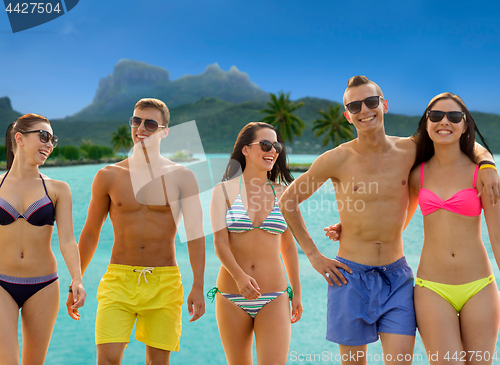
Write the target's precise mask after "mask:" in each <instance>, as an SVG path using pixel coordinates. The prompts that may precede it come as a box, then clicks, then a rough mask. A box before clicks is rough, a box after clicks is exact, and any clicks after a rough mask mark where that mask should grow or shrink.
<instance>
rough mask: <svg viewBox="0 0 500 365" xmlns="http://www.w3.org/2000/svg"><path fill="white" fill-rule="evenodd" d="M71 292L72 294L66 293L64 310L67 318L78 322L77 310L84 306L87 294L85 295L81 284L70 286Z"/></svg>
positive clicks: (78, 314)
mask: <svg viewBox="0 0 500 365" xmlns="http://www.w3.org/2000/svg"><path fill="white" fill-rule="evenodd" d="M71 290H72V292H69V293H68V299H67V300H66V308H67V309H68V314H69V316H70V317H71V318H73V319H74V320H76V321H79V320H80V313H78V308H80V307H83V305H84V304H85V298H87V293H85V289H83V284H82V283H81V282H80V283H73V284H71Z"/></svg>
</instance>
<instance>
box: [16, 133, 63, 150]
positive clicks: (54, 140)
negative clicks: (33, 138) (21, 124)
mask: <svg viewBox="0 0 500 365" xmlns="http://www.w3.org/2000/svg"><path fill="white" fill-rule="evenodd" d="M28 133H40V142H42V143H47V142H49V141H50V142H51V143H52V147H53V148H56V146H57V141H59V138H57V136H53V135H52V134H50V132H47V131H44V130H43V129H40V130H36V131H28V132H21V134H28Z"/></svg>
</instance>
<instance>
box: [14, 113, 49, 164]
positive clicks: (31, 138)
mask: <svg viewBox="0 0 500 365" xmlns="http://www.w3.org/2000/svg"><path fill="white" fill-rule="evenodd" d="M38 130H44V131H47V132H49V133H50V134H51V135H53V131H52V127H51V126H50V124H48V123H45V122H39V123H36V124H33V125H32V127H31V128H30V131H38ZM16 141H17V143H18V147H17V148H18V150H19V147H22V150H23V153H25V154H26V156H30V157H32V158H34V159H35V162H36V163H37V164H38V165H43V164H44V163H45V160H47V158H48V157H49V156H50V154H51V153H52V151H53V149H54V146H53V145H52V142H51V141H48V142H46V143H43V142H42V141H40V133H25V134H21V133H20V132H18V133H16Z"/></svg>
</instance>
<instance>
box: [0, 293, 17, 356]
mask: <svg viewBox="0 0 500 365" xmlns="http://www.w3.org/2000/svg"><path fill="white" fill-rule="evenodd" d="M18 321H19V307H18V306H17V303H16V301H15V300H14V299H13V298H12V297H11V296H10V294H9V293H7V292H6V291H5V289H4V288H2V287H0V359H2V361H5V363H6V364H13V365H18V364H19V342H18V340H17V324H18Z"/></svg>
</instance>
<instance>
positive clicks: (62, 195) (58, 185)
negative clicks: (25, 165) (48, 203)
mask: <svg viewBox="0 0 500 365" xmlns="http://www.w3.org/2000/svg"><path fill="white" fill-rule="evenodd" d="M42 178H43V180H44V182H45V186H46V187H47V193H48V195H49V197H50V198H51V200H53V201H54V202H55V203H57V202H59V201H62V200H61V199H63V200H65V199H71V189H70V187H69V184H68V183H67V182H65V181H61V180H54V179H51V178H49V177H48V176H46V175H44V174H42Z"/></svg>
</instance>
